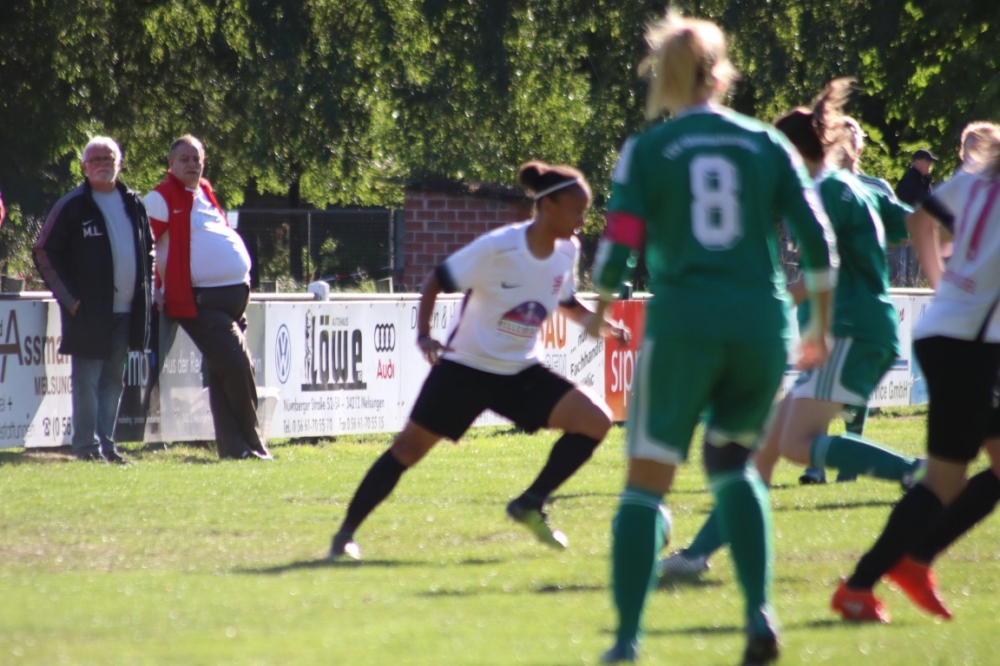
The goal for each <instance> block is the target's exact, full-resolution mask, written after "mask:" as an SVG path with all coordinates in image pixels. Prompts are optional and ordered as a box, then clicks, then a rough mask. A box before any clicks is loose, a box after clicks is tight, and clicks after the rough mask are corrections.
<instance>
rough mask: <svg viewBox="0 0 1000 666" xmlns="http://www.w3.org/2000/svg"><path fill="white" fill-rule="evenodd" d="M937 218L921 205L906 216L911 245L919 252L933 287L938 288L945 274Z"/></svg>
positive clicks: (919, 257) (918, 256)
mask: <svg viewBox="0 0 1000 666" xmlns="http://www.w3.org/2000/svg"><path fill="white" fill-rule="evenodd" d="M937 227H938V225H937V220H936V219H935V217H934V216H933V215H932V214H931V213H930V212H929V211H928V210H927V208H925V207H920V208H918V209H917V210H915V211H914V212H912V213H910V214H909V215H908V216H907V217H906V228H907V229H909V231H910V245H912V246H913V249H914V251H916V253H917V261H918V262H920V267H921V268H922V269H923V270H924V275H926V276H927V281H928V282H929V283H930V285H931V289H937V288H938V284H940V282H941V276H942V275H944V262H943V261H942V260H941V243H940V239H939V238H938V231H937Z"/></svg>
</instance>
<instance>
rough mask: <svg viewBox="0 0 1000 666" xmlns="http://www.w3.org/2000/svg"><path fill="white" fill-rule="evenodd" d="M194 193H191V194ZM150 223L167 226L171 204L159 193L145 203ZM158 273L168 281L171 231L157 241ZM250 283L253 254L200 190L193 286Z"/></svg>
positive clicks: (196, 192)
mask: <svg viewBox="0 0 1000 666" xmlns="http://www.w3.org/2000/svg"><path fill="white" fill-rule="evenodd" d="M189 191H191V190H189ZM143 203H144V204H145V206H146V213H147V214H148V215H149V217H150V219H153V220H159V221H160V222H167V221H168V220H169V213H168V211H167V202H166V200H165V199H164V198H163V195H161V194H160V193H159V192H157V191H156V190H153V191H152V192H150V193H149V194H147V195H146V198H145V199H143ZM155 250H156V270H157V272H158V273H159V274H160V279H161V280H162V279H165V278H164V274H165V273H166V271H167V255H168V253H169V252H170V230H169V229H168V230H167V232H166V233H165V234H163V235H162V236H160V238H159V239H157V241H156V246H155ZM249 283H250V254H249V253H248V252H247V247H246V244H244V243H243V239H242V238H240V235H239V234H238V233H236V232H235V231H234V230H233V229H231V228H230V227H229V223H228V222H226V218H225V217H223V216H222V214H221V213H220V212H219V210H218V209H217V208H216V207H215V206H214V205H212V202H211V201H209V200H208V197H206V196H205V193H204V192H203V191H202V189H201V188H200V187H199V188H198V189H196V190H194V205H193V206H192V208H191V286H192V287H228V286H231V285H234V284H249Z"/></svg>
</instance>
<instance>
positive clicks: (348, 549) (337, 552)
mask: <svg viewBox="0 0 1000 666" xmlns="http://www.w3.org/2000/svg"><path fill="white" fill-rule="evenodd" d="M342 557H349V558H351V559H352V560H360V559H361V548H360V547H359V546H358V544H357V543H355V541H354V535H353V534H348V533H347V532H337V533H336V534H334V535H333V543H332V544H331V545H330V555H329V559H331V560H339V559H340V558H342Z"/></svg>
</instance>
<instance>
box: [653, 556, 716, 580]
mask: <svg viewBox="0 0 1000 666" xmlns="http://www.w3.org/2000/svg"><path fill="white" fill-rule="evenodd" d="M708 569H709V566H708V558H707V557H705V556H704V555H694V556H691V557H688V556H687V555H685V554H684V551H683V550H679V551H677V552H676V553H674V554H673V555H671V556H670V557H667V558H665V559H663V560H660V564H659V565H658V566H657V571H658V573H659V574H660V578H663V579H667V580H670V579H675V578H697V577H698V576H700V575H702V574H703V573H705V572H706V571H708Z"/></svg>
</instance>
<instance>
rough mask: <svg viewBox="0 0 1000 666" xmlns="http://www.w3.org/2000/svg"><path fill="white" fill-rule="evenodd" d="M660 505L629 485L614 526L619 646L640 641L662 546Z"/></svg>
mask: <svg viewBox="0 0 1000 666" xmlns="http://www.w3.org/2000/svg"><path fill="white" fill-rule="evenodd" d="M659 505H660V496H659V495H656V494H654V493H650V492H646V491H644V490H639V489H637V488H633V487H632V486H628V487H626V488H625V491H624V492H623V493H622V495H621V497H620V498H619V504H618V512H617V513H616V514H615V517H614V520H613V521H612V523H611V532H612V544H611V590H612V594H613V597H614V602H615V607H616V608H617V609H618V631H617V638H618V642H619V643H627V642H630V641H636V640H638V639H639V633H640V625H641V621H642V611H643V607H644V606H645V604H646V596H647V595H648V594H649V591H650V590H651V589H652V588H653V585H654V584H655V583H656V574H655V571H656V557H657V554H658V553H659V552H660V549H661V548H662V547H663V517H662V515H661V514H660V511H659Z"/></svg>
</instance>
